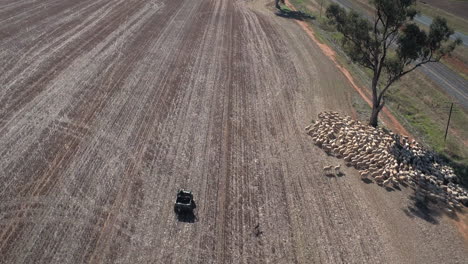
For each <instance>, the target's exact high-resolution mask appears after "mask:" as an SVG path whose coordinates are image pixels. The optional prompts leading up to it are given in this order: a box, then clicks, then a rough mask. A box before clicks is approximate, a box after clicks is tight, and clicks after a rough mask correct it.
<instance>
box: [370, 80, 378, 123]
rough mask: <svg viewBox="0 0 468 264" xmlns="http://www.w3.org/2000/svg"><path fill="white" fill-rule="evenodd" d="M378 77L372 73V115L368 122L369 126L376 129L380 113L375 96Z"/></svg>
mask: <svg viewBox="0 0 468 264" xmlns="http://www.w3.org/2000/svg"><path fill="white" fill-rule="evenodd" d="M378 79H379V76H378V74H377V72H374V77H373V78H372V114H371V117H370V120H369V126H373V127H377V125H378V123H379V112H380V102H379V100H378V96H377V83H378Z"/></svg>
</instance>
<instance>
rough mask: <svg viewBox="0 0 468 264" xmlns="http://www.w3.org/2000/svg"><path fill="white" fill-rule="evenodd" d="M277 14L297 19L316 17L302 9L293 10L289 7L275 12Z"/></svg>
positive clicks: (312, 18)
mask: <svg viewBox="0 0 468 264" xmlns="http://www.w3.org/2000/svg"><path fill="white" fill-rule="evenodd" d="M275 14H276V15H277V16H280V17H285V18H292V19H297V20H301V21H302V20H314V19H315V17H314V16H311V15H309V14H307V13H304V12H302V11H293V10H288V9H280V10H278V11H276V12H275Z"/></svg>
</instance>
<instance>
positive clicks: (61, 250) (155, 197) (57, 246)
mask: <svg viewBox="0 0 468 264" xmlns="http://www.w3.org/2000/svg"><path fill="white" fill-rule="evenodd" d="M270 7H271V2H270V1H261V0H258V1H241V0H80V1H76V0H42V1H33V0H4V1H1V2H0V21H1V23H0V59H1V62H2V63H1V64H0V263H319V262H322V263H340V262H346V263H378V262H382V263H389V262H393V263H405V262H415V263H416V262H419V263H430V262H434V263H450V262H455V261H463V259H465V260H466V257H467V252H468V251H467V244H466V240H463V237H462V235H461V234H460V233H459V231H458V230H457V229H456V226H457V225H456V224H460V223H463V222H462V221H463V220H461V219H463V218H461V217H456V218H455V219H450V218H448V217H446V216H444V215H443V214H441V213H439V212H435V211H431V210H429V209H425V208H420V207H414V206H413V204H412V201H411V199H408V198H407V196H406V193H405V191H406V190H402V191H401V192H392V193H387V192H386V191H385V190H383V189H382V188H379V187H378V186H375V185H374V184H365V183H363V182H362V181H360V179H359V176H358V174H357V173H356V172H355V171H353V170H352V169H347V168H344V169H343V170H344V173H345V176H344V177H339V178H338V177H332V178H329V177H324V175H323V172H322V168H323V166H324V165H328V164H330V163H336V164H339V162H340V161H339V160H336V159H334V158H332V157H327V156H326V155H325V154H324V153H322V151H321V150H320V149H319V148H317V147H315V146H314V145H313V144H312V141H311V139H310V137H308V136H307V135H306V134H305V131H304V127H305V126H306V125H307V124H308V123H310V120H311V119H312V118H313V117H315V116H317V114H318V113H319V112H321V111H324V110H334V111H339V112H342V113H347V114H350V115H355V112H354V111H353V108H352V105H353V100H354V99H353V98H354V97H353V96H354V95H353V90H352V89H351V88H350V86H349V85H348V83H347V81H346V78H345V77H344V76H342V75H341V73H340V71H339V70H338V69H337V68H336V67H335V66H334V65H333V63H332V62H331V61H330V60H329V59H328V58H327V57H326V56H325V55H323V54H322V53H321V51H320V49H319V48H317V46H316V45H315V44H314V43H313V42H311V41H310V39H309V38H308V36H307V35H306V34H304V33H303V31H302V29H301V28H300V27H299V26H298V25H297V24H296V23H295V22H294V20H289V19H285V18H281V17H277V16H275V15H274V14H273V12H272V9H271V8H270ZM342 167H344V166H342ZM179 188H185V189H189V190H191V191H192V192H193V194H194V200H195V202H196V205H197V207H196V210H195V216H196V217H195V219H190V221H187V219H177V217H176V216H175V214H174V207H173V206H174V202H175V196H176V193H177V190H178V189H179ZM453 221H455V223H456V224H455V225H453V224H452V222H453Z"/></svg>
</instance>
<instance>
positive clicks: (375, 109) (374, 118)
mask: <svg viewBox="0 0 468 264" xmlns="http://www.w3.org/2000/svg"><path fill="white" fill-rule="evenodd" d="M379 112H380V106H379V105H376V104H374V105H373V106H372V114H371V117H370V120H369V126H373V127H377V125H378V124H379Z"/></svg>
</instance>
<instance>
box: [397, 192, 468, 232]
mask: <svg viewBox="0 0 468 264" xmlns="http://www.w3.org/2000/svg"><path fill="white" fill-rule="evenodd" d="M418 192H419V190H418V189H416V190H415V192H414V194H412V195H411V196H410V197H409V199H410V203H409V205H408V206H407V208H403V209H402V210H403V212H404V213H405V214H406V215H407V216H408V217H410V218H415V217H417V218H421V219H423V220H424V221H426V222H429V223H431V224H434V225H438V224H439V220H438V218H440V217H441V216H442V215H446V216H448V217H450V218H452V219H453V220H455V221H458V216H457V213H458V212H461V210H460V209H457V208H453V209H451V210H447V205H446V204H445V203H444V202H441V201H438V200H435V199H429V198H427V196H421V195H418Z"/></svg>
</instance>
